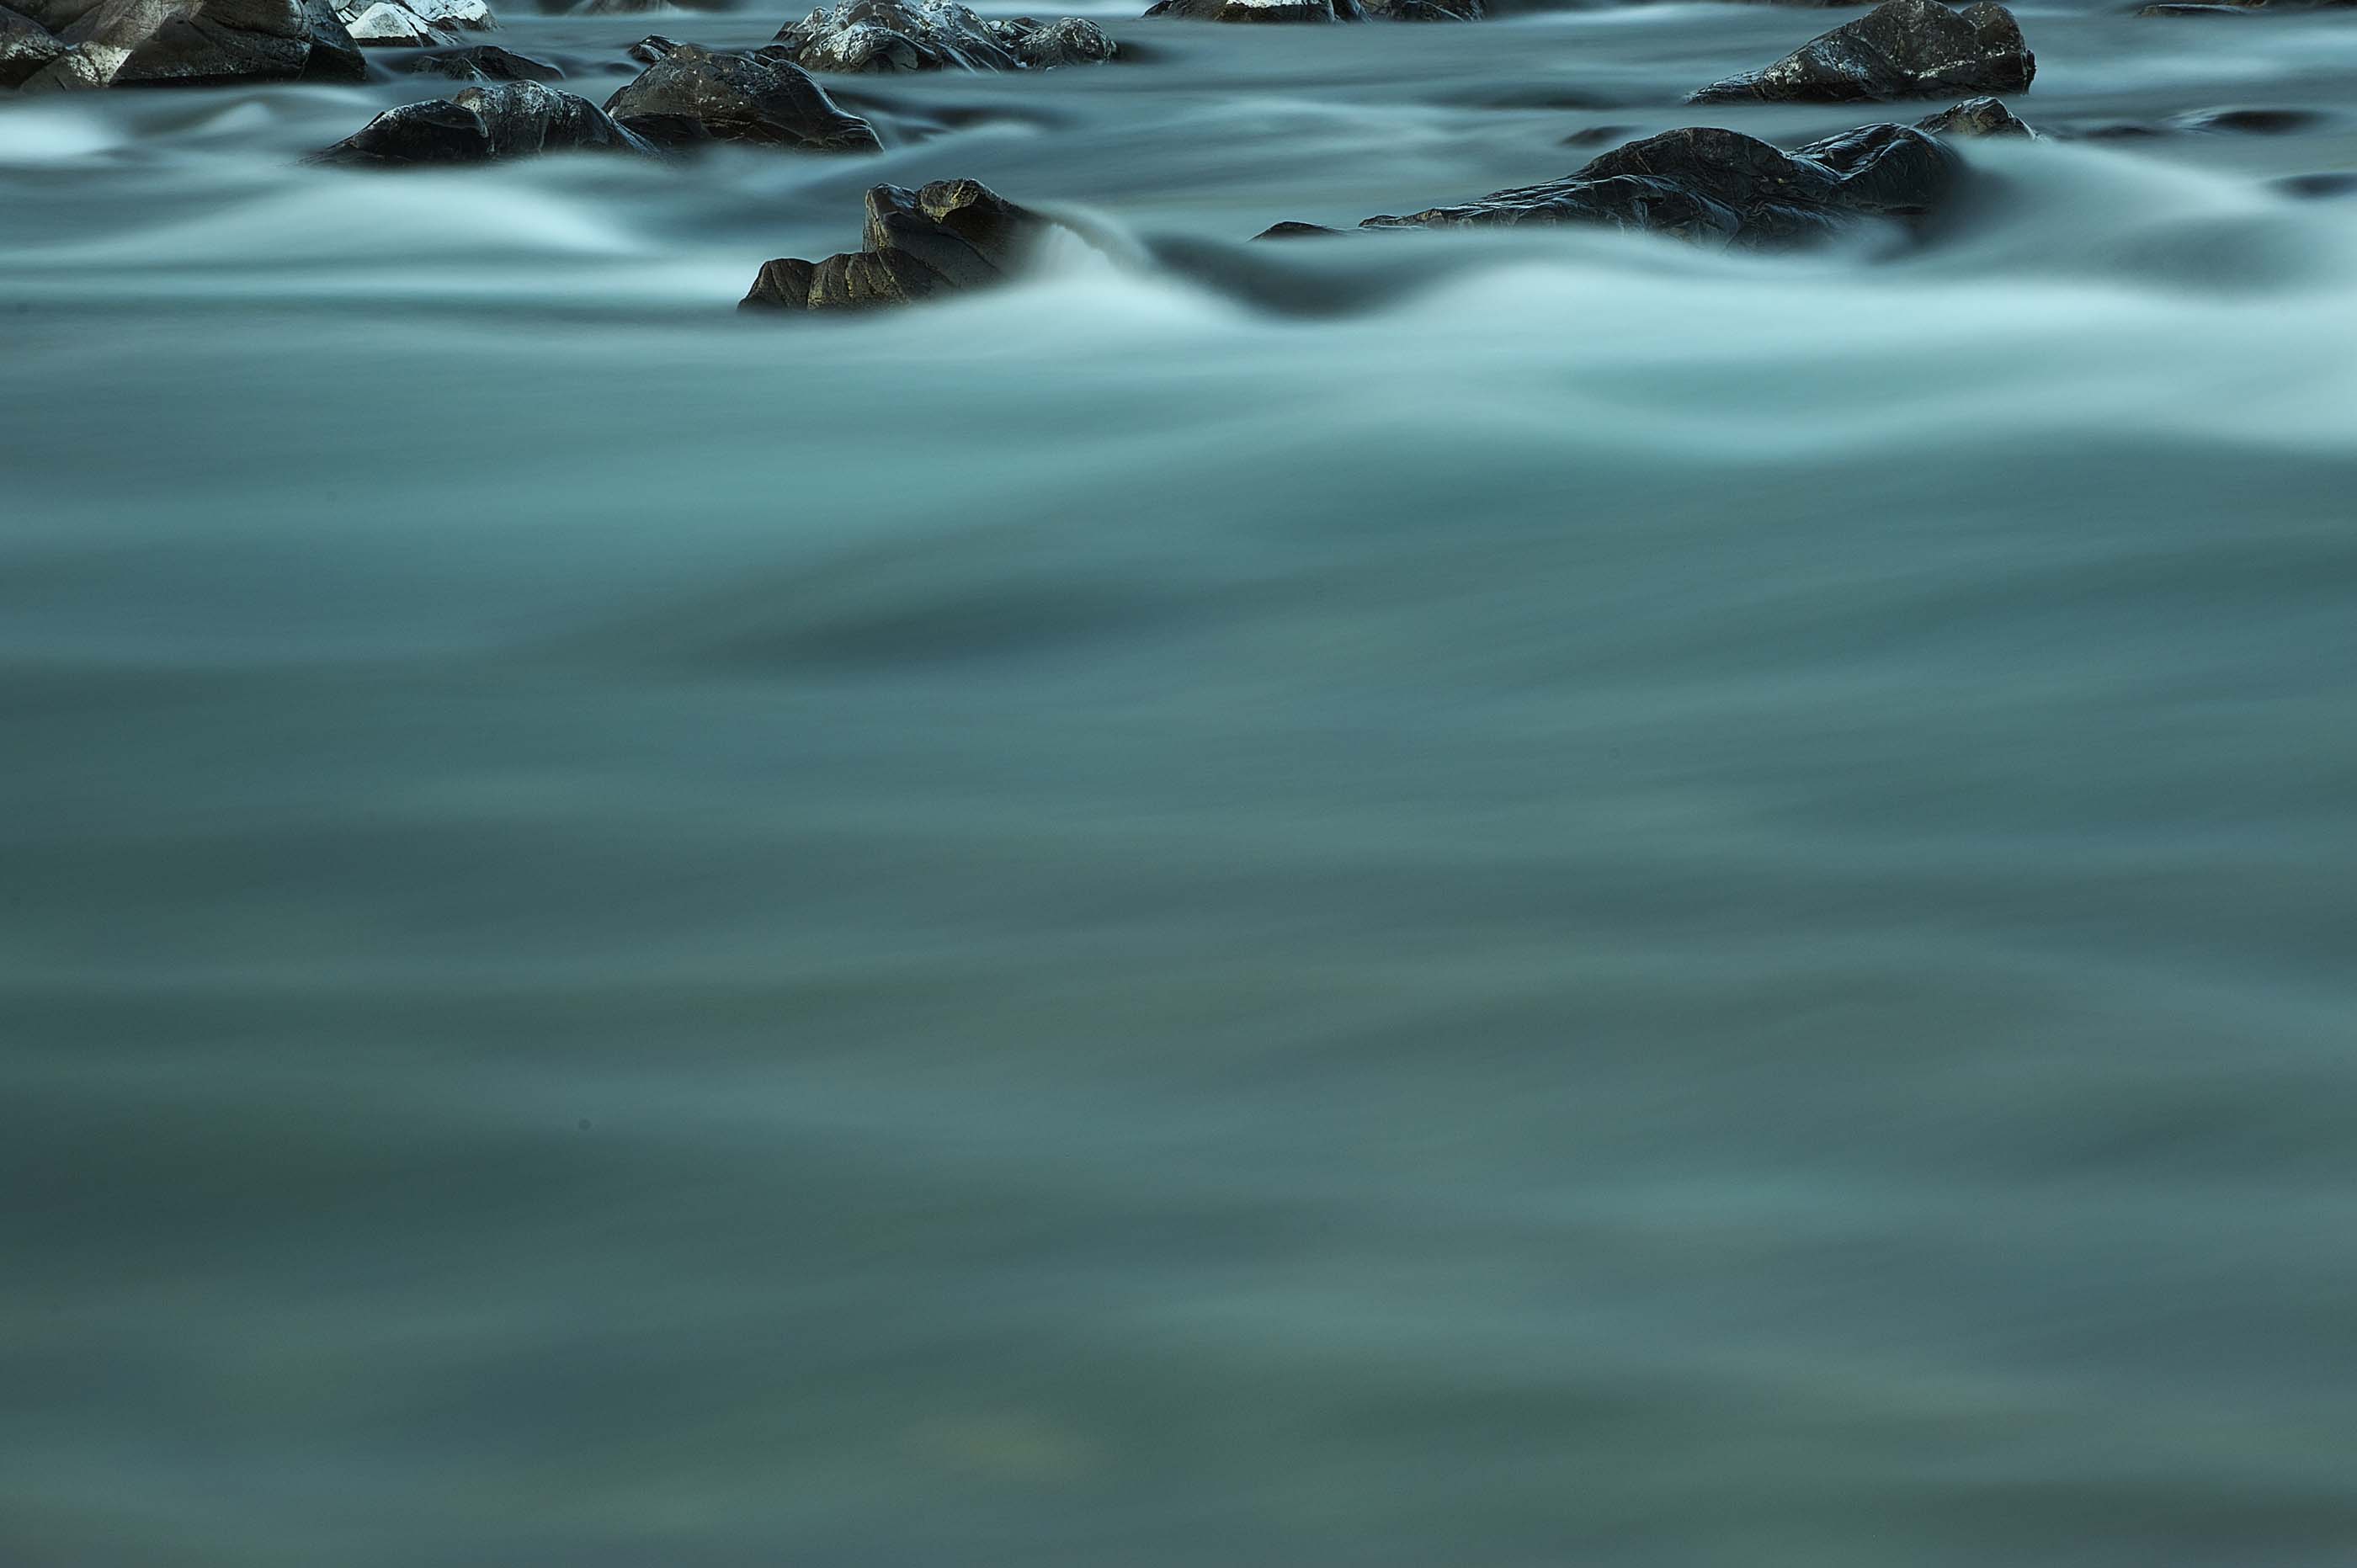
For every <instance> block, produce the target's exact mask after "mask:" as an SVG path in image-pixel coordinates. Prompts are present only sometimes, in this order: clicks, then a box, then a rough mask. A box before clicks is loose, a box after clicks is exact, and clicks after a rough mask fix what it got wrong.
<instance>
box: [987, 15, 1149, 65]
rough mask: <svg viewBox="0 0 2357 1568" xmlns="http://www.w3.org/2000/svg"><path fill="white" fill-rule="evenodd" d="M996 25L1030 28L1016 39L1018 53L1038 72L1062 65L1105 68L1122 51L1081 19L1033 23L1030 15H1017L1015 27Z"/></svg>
mask: <svg viewBox="0 0 2357 1568" xmlns="http://www.w3.org/2000/svg"><path fill="white" fill-rule="evenodd" d="M996 26H998V27H1009V26H1013V27H1028V29H1029V30H1028V32H1024V33H1021V34H1019V35H1018V36H1017V38H1016V40H1015V53H1016V57H1017V59H1021V60H1022V62H1023V63H1024V64H1025V65H1027V66H1028V67H1030V68H1031V69H1032V70H1055V69H1056V67H1058V66H1060V65H1102V64H1103V63H1104V62H1105V61H1106V60H1109V59H1113V58H1114V55H1115V54H1116V53H1118V52H1119V46H1118V45H1116V44H1115V43H1114V41H1113V39H1112V38H1109V37H1107V36H1106V34H1105V30H1104V29H1103V27H1098V26H1097V25H1096V24H1095V23H1094V22H1085V21H1082V19H1081V18H1080V17H1078V16H1060V17H1058V18H1057V19H1056V20H1055V21H1052V22H1033V21H1032V20H1031V19H1030V18H1029V17H1028V16H1017V18H1016V19H1015V21H1014V22H1013V23H1011V24H1010V23H1004V22H1002V23H998V24H996Z"/></svg>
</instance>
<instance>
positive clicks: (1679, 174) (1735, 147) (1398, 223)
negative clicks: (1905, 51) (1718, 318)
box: [1265, 124, 1958, 246]
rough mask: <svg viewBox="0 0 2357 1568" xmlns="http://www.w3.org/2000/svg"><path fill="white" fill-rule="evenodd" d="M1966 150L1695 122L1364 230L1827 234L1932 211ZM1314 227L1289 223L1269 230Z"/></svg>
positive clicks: (1899, 132)
mask: <svg viewBox="0 0 2357 1568" xmlns="http://www.w3.org/2000/svg"><path fill="white" fill-rule="evenodd" d="M1957 167H1958V163H1957V158H1956V155H1955V154H1953V153H1952V152H1950V151H1948V150H1947V149H1946V148H1945V147H1943V146H1942V145H1940V144H1939V143H1938V142H1936V141H1934V140H1933V139H1932V137H1930V136H1928V135H1925V134H1923V133H1922V132H1921V131H1919V130H1916V129H1915V128H1913V127H1912V126H1908V125H1892V124H1879V125H1861V126H1859V127H1858V128H1857V129H1856V130H1854V131H1845V132H1843V133H1842V134H1840V135H1837V136H1828V137H1826V138H1824V140H1823V141H1817V142H1812V143H1810V144H1809V145H1807V146H1804V147H1802V148H1800V149H1798V150H1797V151H1795V152H1791V153H1787V152H1784V151H1783V150H1781V148H1778V147H1774V146H1771V145H1769V144H1768V143H1766V142H1763V141H1760V140H1759V139H1757V138H1756V137H1752V136H1746V135H1743V134H1740V133H1738V132H1735V131H1724V130H1719V129H1717V128H1716V127H1713V126H1687V127H1685V128H1684V129H1682V130H1676V131H1664V132H1663V133H1662V134H1660V135H1657V136H1648V137H1646V138H1645V139H1644V140H1642V141H1638V142H1631V143H1629V144H1628V145H1625V146H1620V147H1616V148H1614V149H1613V150H1612V151H1610V152H1609V153H1606V154H1605V155H1604V156H1601V157H1599V158H1597V159H1595V160H1593V161H1592V162H1590V163H1588V164H1587V165H1586V166H1583V167H1582V168H1580V169H1579V170H1578V171H1577V172H1576V173H1574V174H1571V175H1568V176H1566V177H1564V178H1562V179H1558V180H1555V181H1552V182H1550V183H1548V184H1545V185H1534V186H1524V187H1521V188H1516V189H1512V190H1501V191H1496V192H1493V193H1491V195H1488V196H1485V197H1483V198H1481V199H1480V200H1479V201H1471V202H1467V203H1465V204H1464V205H1462V206H1458V207H1434V208H1427V209H1426V210H1424V211H1422V212H1412V213H1408V214H1406V215H1405V216H1402V217H1392V216H1383V217H1376V218H1370V219H1367V220H1364V221H1363V222H1362V223H1361V224H1360V227H1361V228H1362V229H1458V228H1505V227H1516V226H1519V225H1522V224H1526V223H1538V224H1550V223H1594V224H1601V225H1604V226H1606V227H1609V228H1614V229H1641V230H1650V231H1657V232H1661V233H1668V234H1675V235H1678V236H1681V237H1682V238H1684V239H1689V240H1696V241H1702V242H1707V243H1713V244H1725V245H1747V246H1767V245H1783V244H1791V243H1793V242H1800V241H1805V240H1809V239H1813V238H1818V237H1822V236H1824V235H1827V234H1830V233H1833V232H1835V231H1838V230H1841V229H1844V228H1846V227H1848V226H1850V225H1851V224H1853V223H1856V222H1857V221H1858V220H1861V219H1866V218H1906V217H1915V216H1920V215H1921V214H1923V213H1926V212H1929V211H1931V210H1932V209H1933V208H1934V207H1935V206H1937V205H1938V203H1939V201H1940V200H1941V199H1942V198H1943V196H1944V195H1945V194H1946V193H1947V190H1948V188H1949V186H1950V184H1951V183H1952V182H1953V178H1954V177H1955V173H1956V170H1957ZM1307 227H1308V226H1307V225H1293V224H1279V225H1278V226H1277V228H1276V229H1275V230H1271V231H1268V233H1267V234H1266V235H1265V237H1266V238H1279V237H1282V236H1281V235H1280V233H1279V231H1283V234H1285V235H1291V234H1297V233H1299V232H1301V231H1303V230H1304V229H1306V228H1307Z"/></svg>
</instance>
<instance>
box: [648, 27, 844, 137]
mask: <svg viewBox="0 0 2357 1568" xmlns="http://www.w3.org/2000/svg"><path fill="white" fill-rule="evenodd" d="M606 113H608V114H609V115H611V116H612V117H613V118H614V120H615V122H616V123H617V124H620V125H622V126H623V127H625V128H626V129H628V130H630V131H632V132H635V133H636V134H639V135H641V136H644V137H645V138H646V139H647V140H648V141H650V142H652V143H654V144H655V145H657V146H664V147H679V146H687V145H693V144H694V143H697V142H754V143H758V144H760V145H765V146H775V147H802V148H807V149H810V150H812V151H814V152H831V153H833V152H842V153H872V152H877V151H880V150H881V149H882V147H883V144H882V143H881V142H880V141H878V140H877V136H876V129H875V127H874V126H872V125H870V124H868V123H867V122H866V121H865V120H863V119H861V118H860V117H859V116H858V115H856V114H851V113H845V112H844V110H842V109H841V108H840V107H838V106H837V105H836V103H835V102H834V100H833V99H832V98H829V97H828V96H827V95H826V90H825V89H824V88H823V87H821V86H820V85H819V84H818V83H817V82H815V81H812V80H811V79H810V74H809V73H808V72H807V71H804V70H802V69H801V68H800V67H798V66H793V65H789V64H788V63H786V62H785V61H784V60H782V59H774V58H765V57H764V56H762V55H750V54H732V53H726V52H719V51H715V50H712V49H706V48H700V47H698V46H697V45H694V44H674V45H673V46H672V47H671V48H669V49H668V50H666V51H665V52H664V53H663V54H662V57H661V58H660V59H657V60H656V61H655V62H654V63H653V64H652V65H650V66H649V67H647V69H646V70H642V71H640V73H639V75H638V79H637V80H636V81H632V82H631V83H630V85H629V86H627V87H625V88H623V89H622V90H621V91H619V92H617V93H615V94H614V96H613V97H611V98H609V99H608V100H607V101H606Z"/></svg>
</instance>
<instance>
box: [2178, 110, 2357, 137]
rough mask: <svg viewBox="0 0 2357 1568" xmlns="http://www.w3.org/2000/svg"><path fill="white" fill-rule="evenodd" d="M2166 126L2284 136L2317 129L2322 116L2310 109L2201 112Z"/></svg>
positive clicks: (2220, 133) (2214, 132) (2182, 116)
mask: <svg viewBox="0 0 2357 1568" xmlns="http://www.w3.org/2000/svg"><path fill="white" fill-rule="evenodd" d="M2169 123H2170V124H2173V125H2175V126H2177V127H2178V128H2179V130H2184V131H2195V132H2199V133H2201V134H2204V135H2212V136H2288V135H2292V134H2297V133H2298V132H2301V131H2313V130H2315V129H2317V128H2318V127H2319V126H2320V125H2322V124H2325V123H2326V117H2325V116H2324V115H2322V114H2319V113H2316V112H2315V111H2314V110H2310V109H2201V110H2196V111H2194V112H2193V113H2190V114H2179V115H2178V116H2177V117H2176V118H2175V119H2174V120H2172V121H2170V122H2169Z"/></svg>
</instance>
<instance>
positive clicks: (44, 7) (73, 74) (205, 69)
mask: <svg viewBox="0 0 2357 1568" xmlns="http://www.w3.org/2000/svg"><path fill="white" fill-rule="evenodd" d="M45 35H46V38H45V37H44V36H45ZM367 76H368V67H367V65H366V64H365V63H364V62H363V61H362V60H361V54H360V50H359V48H356V47H355V46H354V45H353V43H352V38H351V35H350V33H349V32H347V31H346V30H345V28H344V25H343V23H341V22H340V21H339V20H337V18H336V14H335V12H334V10H332V9H331V8H330V7H329V5H328V0H14V4H13V6H12V8H11V9H9V10H8V11H7V12H6V13H5V16H0V83H5V84H8V85H13V86H16V87H19V88H22V89H24V90H25V91H37V92H38V91H74V90H80V89H88V88H97V87H161V86H190V87H194V86H208V85H211V84H214V83H219V82H231V81H363V80H365V79H366V78H367Z"/></svg>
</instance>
